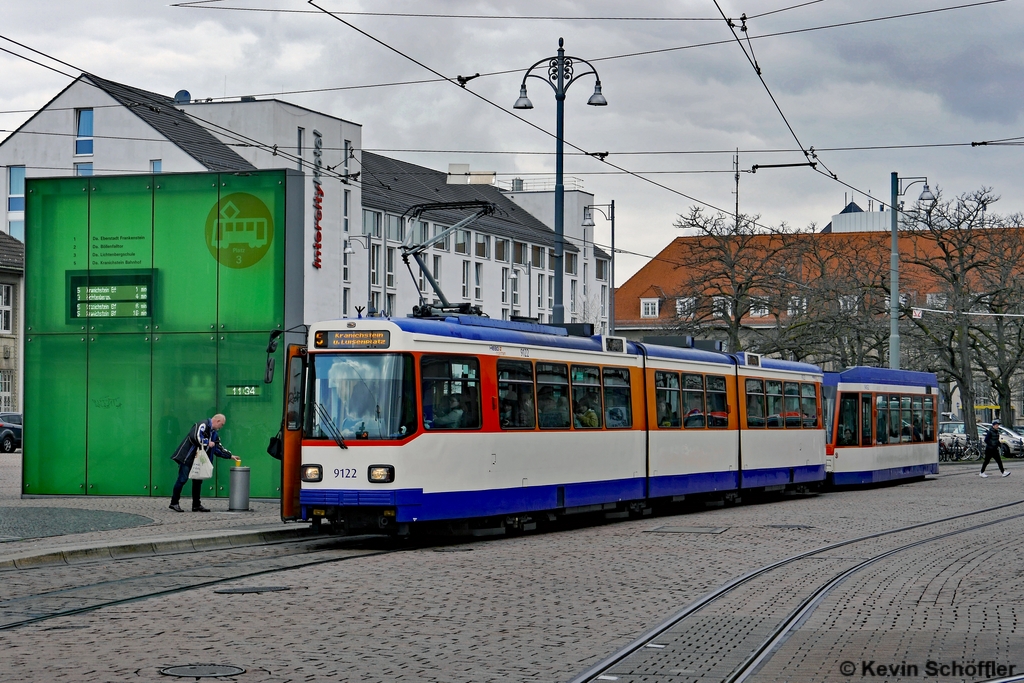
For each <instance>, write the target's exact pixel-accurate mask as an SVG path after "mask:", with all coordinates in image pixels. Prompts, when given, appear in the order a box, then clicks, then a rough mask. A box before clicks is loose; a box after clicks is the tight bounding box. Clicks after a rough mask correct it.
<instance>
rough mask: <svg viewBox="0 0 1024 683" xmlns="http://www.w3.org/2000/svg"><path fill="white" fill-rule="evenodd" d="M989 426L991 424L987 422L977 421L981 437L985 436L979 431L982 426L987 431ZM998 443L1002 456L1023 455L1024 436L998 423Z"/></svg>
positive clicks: (1016, 456) (1015, 456)
mask: <svg viewBox="0 0 1024 683" xmlns="http://www.w3.org/2000/svg"><path fill="white" fill-rule="evenodd" d="M990 426H991V424H990V423H988V422H979V423H978V432H979V433H980V434H981V438H982V439H984V438H985V433H984V432H982V431H981V430H982V428H984V430H985V432H987V431H988V428H989V427H990ZM999 443H1000V448H1001V450H1002V453H1000V455H1002V456H1003V457H1004V458H1019V457H1021V456H1022V455H1024V437H1022V436H1021V435H1020V434H1018V433H1017V432H1015V431H1013V430H1012V429H1009V428H1008V427H1004V426H1003V425H999Z"/></svg>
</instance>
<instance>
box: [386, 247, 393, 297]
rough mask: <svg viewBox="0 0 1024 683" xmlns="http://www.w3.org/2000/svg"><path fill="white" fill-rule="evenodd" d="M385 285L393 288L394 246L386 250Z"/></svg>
mask: <svg viewBox="0 0 1024 683" xmlns="http://www.w3.org/2000/svg"><path fill="white" fill-rule="evenodd" d="M386 266H387V286H388V287H389V288H391V289H394V288H395V248H394V247H388V251H387V263H386Z"/></svg>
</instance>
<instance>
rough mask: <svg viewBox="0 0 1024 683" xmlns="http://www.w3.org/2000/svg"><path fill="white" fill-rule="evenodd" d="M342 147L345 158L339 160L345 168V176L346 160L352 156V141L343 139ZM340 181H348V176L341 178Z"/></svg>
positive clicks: (346, 170)
mask: <svg viewBox="0 0 1024 683" xmlns="http://www.w3.org/2000/svg"><path fill="white" fill-rule="evenodd" d="M343 147H344V154H345V158H344V159H342V160H341V167H342V168H344V169H345V175H346V176H347V175H348V160H349V157H351V156H352V141H351V140H345V143H344V145H343ZM342 182H345V183H347V182H348V178H342Z"/></svg>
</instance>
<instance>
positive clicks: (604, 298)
mask: <svg viewBox="0 0 1024 683" xmlns="http://www.w3.org/2000/svg"><path fill="white" fill-rule="evenodd" d="M606 315H608V285H601V317H602V318H603V317H605V316H606Z"/></svg>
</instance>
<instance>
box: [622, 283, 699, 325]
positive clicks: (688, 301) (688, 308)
mask: <svg viewBox="0 0 1024 683" xmlns="http://www.w3.org/2000/svg"><path fill="white" fill-rule="evenodd" d="M602 289H603V288H602ZM602 310H603V309H602ZM696 312H697V298H696V297H692V296H681V297H678V298H676V317H677V318H684V319H686V320H690V319H692V318H693V314H694V313H696Z"/></svg>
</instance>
